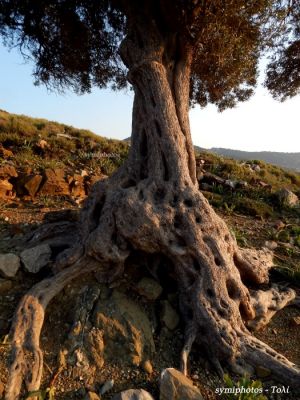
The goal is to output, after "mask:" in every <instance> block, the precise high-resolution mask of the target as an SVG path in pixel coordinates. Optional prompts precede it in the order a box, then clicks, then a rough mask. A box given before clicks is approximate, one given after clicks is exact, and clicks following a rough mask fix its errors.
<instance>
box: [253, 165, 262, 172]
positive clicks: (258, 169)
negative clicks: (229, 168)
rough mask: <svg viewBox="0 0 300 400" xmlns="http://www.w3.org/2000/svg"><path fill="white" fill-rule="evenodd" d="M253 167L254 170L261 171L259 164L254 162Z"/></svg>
mask: <svg viewBox="0 0 300 400" xmlns="http://www.w3.org/2000/svg"><path fill="white" fill-rule="evenodd" d="M251 168H252V170H253V171H255V172H260V170H261V168H260V166H259V165H257V164H252V165H251Z"/></svg>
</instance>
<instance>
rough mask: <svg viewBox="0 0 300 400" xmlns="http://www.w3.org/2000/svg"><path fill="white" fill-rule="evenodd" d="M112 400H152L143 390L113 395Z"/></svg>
mask: <svg viewBox="0 0 300 400" xmlns="http://www.w3.org/2000/svg"><path fill="white" fill-rule="evenodd" d="M112 400H154V399H153V397H152V396H151V394H150V393H148V392H146V390H144V389H129V390H125V391H124V392H121V393H118V394H115V395H114V397H113V398H112ZM169 400H172V399H169Z"/></svg>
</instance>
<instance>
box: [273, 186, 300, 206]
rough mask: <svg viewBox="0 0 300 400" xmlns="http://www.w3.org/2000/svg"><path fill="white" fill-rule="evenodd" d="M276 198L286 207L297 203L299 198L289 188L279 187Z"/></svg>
mask: <svg viewBox="0 0 300 400" xmlns="http://www.w3.org/2000/svg"><path fill="white" fill-rule="evenodd" d="M276 195H277V198H278V200H279V202H280V204H281V205H283V206H288V207H295V206H297V205H299V198H298V196H297V195H295V193H293V192H292V191H291V190H289V189H286V188H283V189H280V190H279V191H278V192H277V193H276Z"/></svg>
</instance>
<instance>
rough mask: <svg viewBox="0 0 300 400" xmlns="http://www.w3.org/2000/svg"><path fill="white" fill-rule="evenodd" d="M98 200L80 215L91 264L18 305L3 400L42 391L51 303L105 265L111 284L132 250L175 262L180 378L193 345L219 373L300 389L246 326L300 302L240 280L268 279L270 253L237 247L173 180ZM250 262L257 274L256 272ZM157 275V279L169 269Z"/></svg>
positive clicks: (198, 200) (292, 371)
mask: <svg viewBox="0 0 300 400" xmlns="http://www.w3.org/2000/svg"><path fill="white" fill-rule="evenodd" d="M102 195H103V193H102ZM95 196H97V200H95V198H94V199H93V198H91V199H90V200H89V207H88V208H86V209H85V211H84V212H83V218H85V220H86V221H92V223H93V225H92V227H91V225H90V227H91V228H90V231H89V233H88V234H87V233H86V238H85V254H86V255H87V256H88V261H86V259H85V258H79V260H77V261H76V262H75V263H74V264H73V265H72V266H71V267H67V268H65V269H62V270H61V271H60V272H58V273H57V275H55V276H54V277H52V278H49V279H46V280H44V281H42V282H41V283H39V284H37V285H36V286H34V287H33V288H32V289H31V291H30V292H29V293H28V294H27V295H26V296H25V297H24V298H23V299H22V301H21V303H20V305H19V307H18V310H17V313H16V316H15V322H14V326H13V332H14V334H13V364H12V367H11V371H10V378H9V383H8V389H7V392H6V400H16V399H18V396H19V394H20V390H21V386H22V381H23V380H24V381H25V383H26V387H27V390H29V391H32V390H37V389H38V388H39V385H40V381H41V376H42V366H43V356H42V352H41V350H40V347H39V336H40V332H41V328H42V324H43V320H44V313H45V308H46V306H47V304H48V303H49V301H50V300H51V299H52V298H53V297H54V296H55V295H56V294H57V293H58V292H59V291H60V290H62V288H63V287H64V286H65V285H66V284H67V283H68V282H70V280H72V279H74V278H75V277H77V276H79V275H80V274H82V273H86V272H88V271H91V270H95V269H99V266H100V265H106V266H109V267H106V268H105V269H102V276H103V280H104V281H107V280H113V279H114V278H115V277H116V275H119V274H121V273H122V271H123V265H124V261H125V260H126V258H127V257H128V255H129V254H130V250H131V249H135V250H141V251H143V252H145V253H148V254H156V255H158V256H159V255H163V256H164V257H165V258H166V259H167V260H169V263H170V268H169V269H170V271H169V272H170V274H172V276H173V278H175V279H176V280H177V282H178V290H179V298H180V306H181V314H182V317H183V319H184V321H185V323H186V338H185V345H184V349H183V352H182V370H183V372H184V373H187V360H188V355H189V352H190V350H191V347H192V344H193V342H194V341H197V343H199V344H200V345H201V346H202V348H204V349H206V351H207V353H208V354H207V356H208V358H209V360H210V361H211V363H212V364H213V366H214V368H215V369H216V370H217V371H218V372H219V374H222V373H223V366H226V365H229V366H230V367H231V368H232V369H233V370H234V371H236V372H239V373H243V372H245V371H248V372H250V373H253V371H254V368H255V367H256V366H257V365H261V366H264V367H266V368H268V369H270V371H271V373H272V374H273V375H274V377H275V378H276V379H278V380H282V379H283V380H284V382H285V383H286V384H289V385H291V386H294V387H298V386H299V382H300V379H299V378H300V371H299V370H298V369H297V368H296V367H295V366H294V365H293V364H292V363H290V362H289V361H288V360H287V359H285V358H284V357H283V356H281V355H280V354H278V353H276V352H275V351H274V350H272V349H271V348H270V347H268V346H267V345H265V344H264V343H262V342H260V341H259V340H257V339H255V338H253V337H252V336H251V335H250V333H249V331H248V329H247V328H246V326H245V323H247V324H248V325H249V326H252V327H255V328H256V327H260V326H262V324H265V323H267V322H268V321H269V319H270V317H271V316H272V315H273V314H274V313H275V312H276V310H277V309H280V308H281V307H282V306H284V305H285V304H286V303H287V302H288V301H290V300H292V299H293V298H294V297H295V296H294V293H293V291H291V290H286V291H285V292H283V293H282V294H279V292H278V288H272V289H270V290H269V291H267V292H263V291H258V292H256V293H255V292H251V295H250V292H249V290H248V289H247V287H246V286H245V284H244V280H245V281H249V280H250V281H252V282H254V283H257V282H259V283H262V282H266V281H267V280H268V276H267V270H268V269H269V268H270V254H269V253H267V252H266V251H258V252H257V251H255V250H251V251H250V250H241V249H239V248H238V246H237V244H236V241H235V239H234V238H233V237H232V235H231V234H230V232H229V231H228V228H227V227H226V225H225V223H224V222H223V221H222V220H221V219H220V218H219V217H218V216H217V215H216V214H215V213H214V211H213V210H212V209H211V207H210V206H209V205H208V203H207V201H206V199H205V198H204V197H203V195H202V194H201V193H200V192H199V191H198V190H195V189H194V190H193V189H191V188H189V187H186V188H183V189H182V190H181V191H178V190H177V189H176V190H175V189H174V186H173V185H172V184H171V183H168V182H165V183H164V186H158V185H157V184H156V183H154V182H140V183H139V184H137V185H135V186H133V187H129V188H122V185H121V188H120V189H114V190H113V191H112V192H110V191H107V192H106V195H105V200H104V201H103V196H99V193H97V194H96V192H95ZM99 199H100V200H99ZM99 201H100V203H99ZM91 204H92V205H93V206H92V207H91ZM133 205H134V206H133ZM87 210H88V211H87ZM86 212H88V213H89V215H85V213H86ZM96 212H97V213H98V218H97V219H96V222H97V223H95V213H96ZM90 215H93V217H92V218H91V217H90ZM64 257H65V256H64ZM97 260H98V262H97ZM253 260H254V261H255V263H254V265H255V268H253V269H251V265H253V264H252V261H253ZM260 260H262V261H261V264H260ZM99 261H101V263H99ZM67 264H68V263H67ZM260 266H261V267H260ZM155 268H156V271H155V272H156V273H157V272H158V270H159V268H164V266H163V265H156V267H155ZM150 269H151V266H150ZM282 377H283V378H282Z"/></svg>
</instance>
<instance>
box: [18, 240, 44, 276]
mask: <svg viewBox="0 0 300 400" xmlns="http://www.w3.org/2000/svg"><path fill="white" fill-rule="evenodd" d="M50 257H51V248H50V246H49V245H48V244H41V245H39V246H36V247H32V248H31V249H26V250H24V251H22V253H21V260H22V262H23V264H24V267H25V269H26V270H27V271H28V272H30V273H32V274H36V273H37V272H39V271H40V270H41V269H42V268H44V267H45V266H46V265H47V264H48V263H49V261H50Z"/></svg>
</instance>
